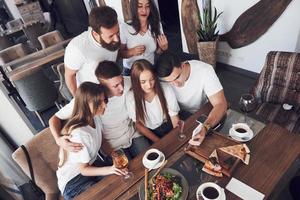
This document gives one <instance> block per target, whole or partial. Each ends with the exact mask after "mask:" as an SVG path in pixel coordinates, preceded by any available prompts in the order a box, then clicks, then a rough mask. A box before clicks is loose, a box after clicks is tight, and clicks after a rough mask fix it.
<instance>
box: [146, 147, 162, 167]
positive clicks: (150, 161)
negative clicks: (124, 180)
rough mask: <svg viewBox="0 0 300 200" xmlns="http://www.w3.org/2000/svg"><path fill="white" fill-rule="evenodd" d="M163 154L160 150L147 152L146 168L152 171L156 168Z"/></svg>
mask: <svg viewBox="0 0 300 200" xmlns="http://www.w3.org/2000/svg"><path fill="white" fill-rule="evenodd" d="M161 157H162V152H161V151H159V150H158V149H149V150H148V151H146V153H145V155H144V158H143V159H144V163H145V165H146V166H145V167H147V168H149V169H152V168H154V167H155V165H156V164H158V163H159V162H160V160H161Z"/></svg>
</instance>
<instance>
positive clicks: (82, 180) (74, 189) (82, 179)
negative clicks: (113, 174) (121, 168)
mask: <svg viewBox="0 0 300 200" xmlns="http://www.w3.org/2000/svg"><path fill="white" fill-rule="evenodd" d="M109 165H111V163H110V162H107V161H105V162H103V161H102V160H100V159H99V158H97V160H95V162H94V163H93V166H96V167H104V166H109ZM102 178H103V176H83V175H81V174H78V175H77V176H75V177H74V178H72V179H71V180H70V181H69V182H68V183H67V185H66V187H65V190H64V193H63V196H64V199H65V200H71V199H73V198H75V197H76V196H78V195H79V194H80V193H82V192H84V191H85V190H86V189H87V188H89V187H90V186H92V185H94V184H95V183H97V182H99V181H100V180H101V179H102Z"/></svg>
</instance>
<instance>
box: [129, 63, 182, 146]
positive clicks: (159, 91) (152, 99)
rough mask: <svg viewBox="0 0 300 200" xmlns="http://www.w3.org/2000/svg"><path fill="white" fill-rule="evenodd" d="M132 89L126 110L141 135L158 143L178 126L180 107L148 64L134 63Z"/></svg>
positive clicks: (170, 90)
mask: <svg viewBox="0 0 300 200" xmlns="http://www.w3.org/2000/svg"><path fill="white" fill-rule="evenodd" d="M131 83H132V89H131V91H129V92H128V94H127V96H126V107H127V110H128V113H129V115H130V117H131V118H132V120H133V121H134V122H135V123H136V127H137V129H138V130H139V132H140V133H141V134H143V135H144V136H146V137H147V138H148V139H149V140H151V141H152V142H156V141H158V140H159V139H160V138H162V137H163V136H164V135H166V134H167V133H168V132H169V131H171V130H172V129H173V128H175V127H176V126H177V125H178V122H179V117H178V112H179V106H178V104H177V100H176V97H175V95H174V93H173V91H172V89H171V88H170V87H169V86H168V85H167V84H165V83H160V82H159V80H158V79H157V77H156V76H155V74H154V72H153V70H152V64H151V63H150V62H149V61H147V60H137V61H135V62H134V63H133V65H132V70H131Z"/></svg>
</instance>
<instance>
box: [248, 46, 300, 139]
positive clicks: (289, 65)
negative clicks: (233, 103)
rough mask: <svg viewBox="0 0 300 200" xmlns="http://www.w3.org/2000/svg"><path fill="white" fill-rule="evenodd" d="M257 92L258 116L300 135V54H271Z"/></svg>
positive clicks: (278, 52) (254, 89) (267, 59)
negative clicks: (287, 107) (288, 106)
mask: <svg viewBox="0 0 300 200" xmlns="http://www.w3.org/2000/svg"><path fill="white" fill-rule="evenodd" d="M253 93H254V96H255V97H256V99H257V101H258V103H259V106H258V108H257V110H256V114H257V115H259V116H261V117H263V118H265V119H267V120H268V121H271V122H274V123H277V124H279V125H280V126H282V127H285V128H286V129H288V130H289V131H291V132H294V133H298V134H300V53H292V52H280V51H271V52H269V53H268V55H267V57H266V61H265V64H264V66H263V69H262V71H261V73H260V76H259V79H258V80H257V82H256V85H255V87H254V88H253ZM284 104H289V105H291V106H292V107H291V109H286V106H285V108H284V106H283V105H284Z"/></svg>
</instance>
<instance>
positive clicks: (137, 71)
mask: <svg viewBox="0 0 300 200" xmlns="http://www.w3.org/2000/svg"><path fill="white" fill-rule="evenodd" d="M146 70H149V71H150V72H151V73H152V74H153V78H154V80H155V83H154V92H155V93H156V94H157V95H158V98H159V101H160V104H161V107H162V110H163V114H164V116H165V117H166V118H167V119H169V114H168V107H167V102H166V98H165V96H164V93H163V90H162V88H161V85H160V83H159V80H158V78H157V76H156V75H155V73H154V71H153V67H152V64H151V63H150V62H149V61H147V60H145V59H141V60H136V61H135V62H134V63H133V64H132V68H131V82H132V90H133V94H134V101H135V113H136V121H137V122H141V123H142V124H145V118H146V117H147V110H146V107H145V93H144V91H143V89H142V87H141V83H140V75H141V73H142V72H143V71H146Z"/></svg>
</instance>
